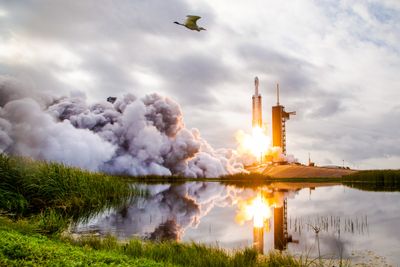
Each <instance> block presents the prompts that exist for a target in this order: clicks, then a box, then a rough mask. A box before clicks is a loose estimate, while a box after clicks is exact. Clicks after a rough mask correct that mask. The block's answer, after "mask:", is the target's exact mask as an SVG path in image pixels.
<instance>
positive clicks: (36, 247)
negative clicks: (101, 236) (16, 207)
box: [0, 219, 173, 267]
mask: <svg viewBox="0 0 400 267" xmlns="http://www.w3.org/2000/svg"><path fill="white" fill-rule="evenodd" d="M19 224H21V223H19ZM26 226H27V225H25V227H26ZM18 228H19V229H20V230H21V229H23V227H21V225H19V226H18ZM28 228H29V227H28ZM106 265H114V266H115V265H118V266H149V267H150V266H160V267H161V266H173V265H165V264H161V263H157V262H156V261H154V260H151V259H146V258H133V257H129V256H127V255H124V254H122V253H119V252H118V251H115V250H106V249H101V250H98V249H93V248H91V247H90V246H83V247H79V246H75V245H73V244H69V243H67V242H63V241H61V240H57V239H51V238H49V237H46V236H44V235H40V234H34V233H29V229H28V230H27V229H25V233H21V232H19V231H16V230H14V229H12V228H10V227H7V226H5V225H4V219H3V220H2V221H1V224H0V266H106Z"/></svg>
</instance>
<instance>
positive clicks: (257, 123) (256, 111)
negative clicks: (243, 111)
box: [252, 77, 262, 128]
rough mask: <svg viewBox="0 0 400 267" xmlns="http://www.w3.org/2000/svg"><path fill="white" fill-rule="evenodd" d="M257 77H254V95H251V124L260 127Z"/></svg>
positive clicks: (259, 100) (260, 117) (260, 114)
mask: <svg viewBox="0 0 400 267" xmlns="http://www.w3.org/2000/svg"><path fill="white" fill-rule="evenodd" d="M258 84H259V81H258V77H255V78H254V87H255V88H254V89H255V91H254V95H253V120H252V126H253V128H254V127H260V128H262V112H261V110H262V109H261V95H260V94H259V93H258Z"/></svg>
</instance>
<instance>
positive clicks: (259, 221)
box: [236, 188, 297, 253]
mask: <svg viewBox="0 0 400 267" xmlns="http://www.w3.org/2000/svg"><path fill="white" fill-rule="evenodd" d="M287 192H288V191H287V190H272V191H271V189H269V188H262V189H259V191H258V193H257V197H255V198H254V199H252V200H247V201H245V202H243V203H242V204H240V203H239V205H238V206H239V212H238V214H237V217H236V218H237V221H238V222H239V223H241V222H242V220H244V221H248V220H253V247H254V249H255V250H256V251H258V252H259V253H264V232H270V229H271V217H272V213H271V210H272V209H273V212H274V214H273V232H274V248H275V249H277V250H285V249H286V248H287V243H288V242H296V243H297V241H292V237H291V235H289V234H288V231H287V200H286V196H285V194H286V193H287Z"/></svg>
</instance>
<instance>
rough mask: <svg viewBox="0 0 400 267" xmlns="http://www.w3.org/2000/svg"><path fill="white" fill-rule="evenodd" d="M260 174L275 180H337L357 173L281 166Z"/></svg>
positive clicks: (269, 167)
mask: <svg viewBox="0 0 400 267" xmlns="http://www.w3.org/2000/svg"><path fill="white" fill-rule="evenodd" d="M259 172H261V173H262V174H265V175H268V176H271V177H274V178H318V177H330V178H337V177H342V176H344V175H347V174H352V173H354V172H356V171H355V170H348V169H339V168H325V167H309V166H301V165H279V166H268V167H266V168H264V169H263V170H259Z"/></svg>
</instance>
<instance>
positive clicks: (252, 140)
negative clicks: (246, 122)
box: [236, 127, 271, 159]
mask: <svg viewBox="0 0 400 267" xmlns="http://www.w3.org/2000/svg"><path fill="white" fill-rule="evenodd" d="M236 140H237V141H238V143H239V147H238V149H237V150H238V152H239V153H240V154H250V155H252V156H254V157H255V158H256V159H261V158H263V157H265V156H266V155H267V154H268V152H269V150H270V146H271V141H270V138H269V137H268V136H267V135H266V133H265V129H263V128H260V127H254V128H253V129H252V134H251V135H249V134H246V133H244V132H243V131H239V132H238V133H237V135H236Z"/></svg>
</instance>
